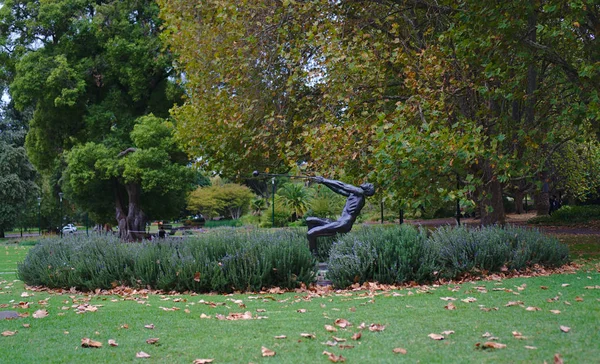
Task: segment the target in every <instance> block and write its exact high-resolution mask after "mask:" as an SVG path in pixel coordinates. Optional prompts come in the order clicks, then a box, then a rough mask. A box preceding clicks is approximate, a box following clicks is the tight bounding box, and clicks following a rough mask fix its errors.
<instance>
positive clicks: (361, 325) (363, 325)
mask: <svg viewBox="0 0 600 364" xmlns="http://www.w3.org/2000/svg"><path fill="white" fill-rule="evenodd" d="M366 328H367V324H366V323H364V322H363V323H361V324H360V325H358V329H359V330H364V329H366Z"/></svg>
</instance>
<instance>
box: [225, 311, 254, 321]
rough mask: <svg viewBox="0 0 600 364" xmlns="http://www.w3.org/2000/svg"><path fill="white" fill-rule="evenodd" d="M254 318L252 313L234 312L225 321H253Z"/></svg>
mask: <svg viewBox="0 0 600 364" xmlns="http://www.w3.org/2000/svg"><path fill="white" fill-rule="evenodd" d="M252 318H253V317H252V313H251V312H250V311H246V312H244V313H236V312H232V313H230V314H229V315H227V317H226V318H225V319H226V320H232V321H236V320H251V319H252Z"/></svg>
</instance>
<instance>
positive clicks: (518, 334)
mask: <svg viewBox="0 0 600 364" xmlns="http://www.w3.org/2000/svg"><path fill="white" fill-rule="evenodd" d="M512 335H513V337H514V338H515V339H519V340H525V339H527V336H523V334H521V333H520V332H518V331H513V332H512Z"/></svg>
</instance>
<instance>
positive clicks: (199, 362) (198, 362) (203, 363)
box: [192, 359, 214, 364]
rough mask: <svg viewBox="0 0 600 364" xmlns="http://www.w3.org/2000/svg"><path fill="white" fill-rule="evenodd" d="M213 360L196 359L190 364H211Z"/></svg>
mask: <svg viewBox="0 0 600 364" xmlns="http://www.w3.org/2000/svg"><path fill="white" fill-rule="evenodd" d="M213 361H214V359H196V360H194V362H193V363H192V364H209V363H212V362H213Z"/></svg>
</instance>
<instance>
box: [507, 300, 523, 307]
mask: <svg viewBox="0 0 600 364" xmlns="http://www.w3.org/2000/svg"><path fill="white" fill-rule="evenodd" d="M522 304H523V301H509V302H508V303H507V304H505V305H504V307H511V306H519V305H522Z"/></svg>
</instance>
